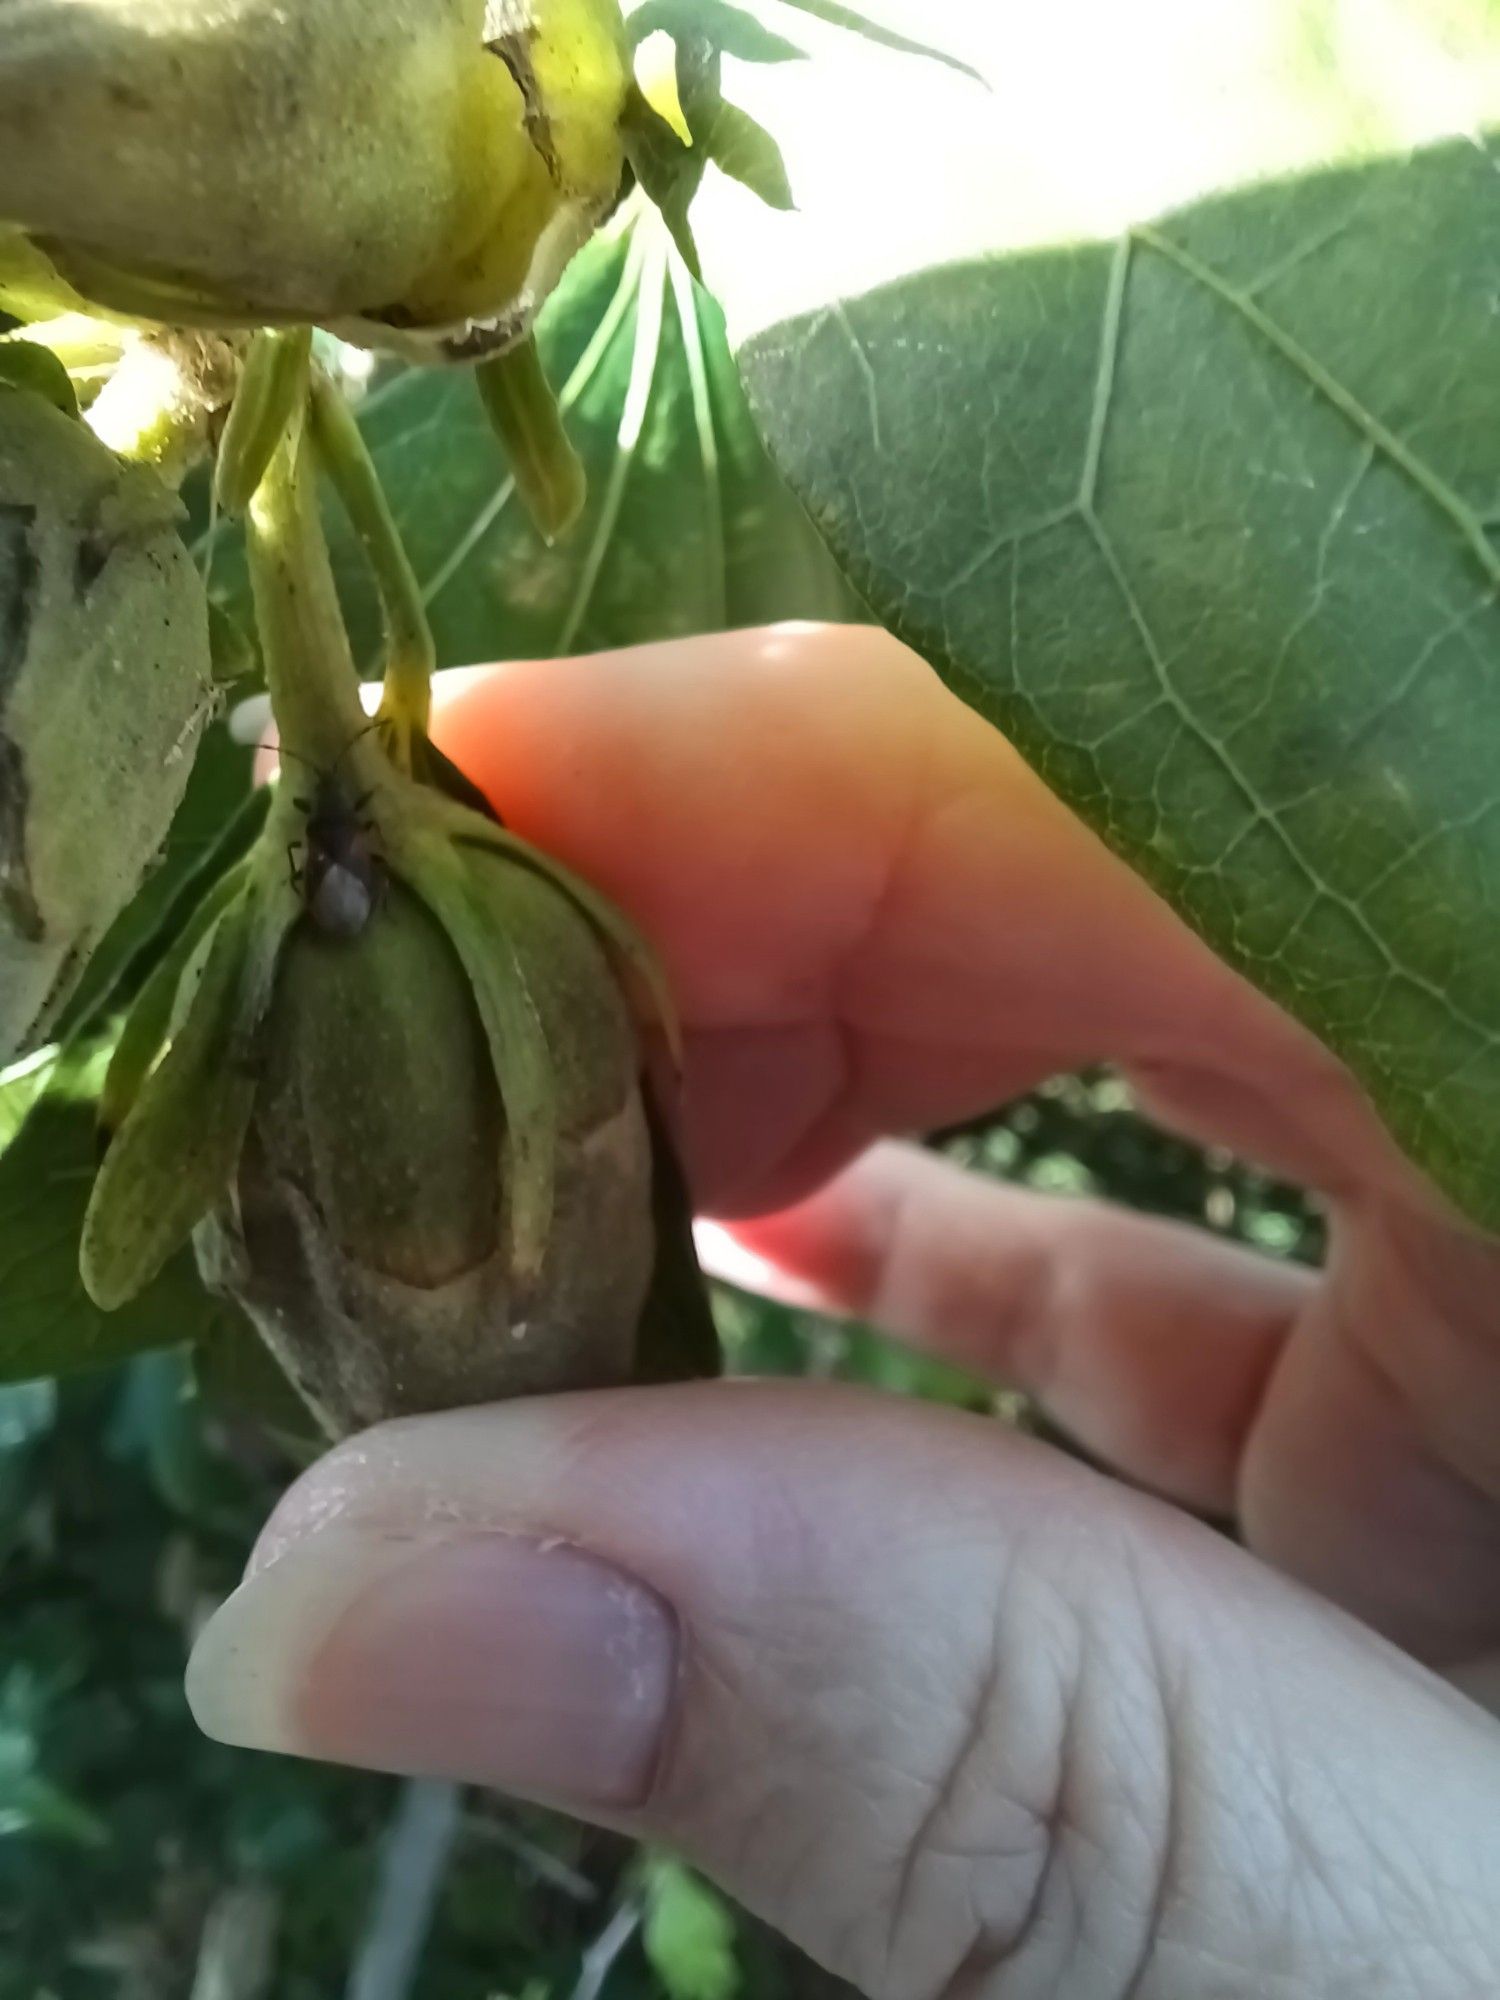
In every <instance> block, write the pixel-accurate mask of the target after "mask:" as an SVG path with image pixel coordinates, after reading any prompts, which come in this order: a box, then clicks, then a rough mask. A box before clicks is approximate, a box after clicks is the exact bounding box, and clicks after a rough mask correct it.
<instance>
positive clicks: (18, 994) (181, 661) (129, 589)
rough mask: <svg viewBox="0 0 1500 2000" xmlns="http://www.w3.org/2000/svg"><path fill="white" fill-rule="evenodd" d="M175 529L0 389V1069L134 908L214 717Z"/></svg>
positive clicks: (71, 424)
mask: <svg viewBox="0 0 1500 2000" xmlns="http://www.w3.org/2000/svg"><path fill="white" fill-rule="evenodd" d="M181 515H182V510H181V507H180V505H179V502H178V500H177V497H176V495H175V494H173V493H172V492H170V491H169V489H168V488H167V487H166V486H165V485H164V484H163V482H162V481H161V480H160V479H159V478H158V477H157V476H156V475H155V474H154V473H152V472H150V471H148V470H147V469H146V468H144V467H141V466H134V465H126V464H122V463H121V462H120V461H119V460H118V459H116V458H115V457H114V455H113V454H112V453H111V452H109V451H108V450H106V448H105V447H104V446H103V445H102V444H101V443H100V442H99V441H98V439H97V438H95V437H94V436H93V435H92V433H91V432H90V431H89V430H87V429H86V428H85V427H84V425H83V424H81V423H80V422H78V421H77V420H76V419H75V418H72V417H70V416H68V415H67V414H65V413H64V412H63V411H62V410H60V409H59V408H57V407H56V405H55V404H54V403H52V402H49V401H45V400H44V399H43V398H42V397H40V396H37V395H33V394H31V393H29V392H28V391H26V390H23V389H17V388H10V387H4V386H0V1060H4V1059H8V1058H9V1057H10V1056H11V1055H13V1054H14V1053H15V1051H16V1049H17V1048H19V1047H20V1046H21V1045H22V1044H23V1043H24V1042H26V1041H27V1040H28V1039H34V1038H35V1037H36V1036H37V1035H39V1034H41V1033H42V1032H44V1031H45V1029H46V1027H47V1024H48V1022H49V1021H50V1019H51V1018H52V1016H53V1015H54V1013H55V1012H56V1010H57V1008H58V1007H59V1006H60V1004H61V1002H62V1001H63V999H64V998H65V997H66V995H67V992H68V990H69V988H70V987H71V985H72V983H73V981H74V979H75V978H76V976H77V974H78V973H79V972H80V971H81V970H82V968H83V966H84V964H85V963H86V962H87V959H88V956H89V954H90V952H91V951H92V950H93V948H94V946H95V945H96V944H97V943H98V941H99V939H100V937H101V936H102V935H103V933H104V931H105V930H106V929H107V928H108V926H109V925H110V924H111V923H112V922H113V921H114V919H115V917H116V916H118V915H119V913H120V911H121V910H122V909H123V908H124V907H125V905H126V903H128V902H129V901H130V898H131V897H132V896H133V895H134V893H135V891H136V888H137V887H138V885H139V883H140V880H141V878H142V876H143V875H144V874H145V873H146V870H147V869H148V868H149V866H150V865H151V863H152V861H153V860H154V858H155V856H156V853H157V851H158V849H159V848H160V846H161V843H162V841H163V839H164V838H165V837H166V833H167V829H168V826H169V825H170V823H171V820H172V816H173V814H174V812H175V811H176V809H177V805H178V802H179V800H180V799H181V797H182V793H183V790H184V787H185V786H186V784H187V780H188V774H189V772H190V770H191V768H192V761H193V750H194V747H195V745H196V742H197V738H198V735H199V733H200V731H201V729H202V728H203V725H204V723H205V721H206V720H207V718H208V716H209V715H210V713H211V712H212V707H213V699H214V694H213V678H212V672H211V666H210V658H209V642H208V607H207V602H206V599H205V596H204V592H203V588H202V585H201V583H200V581H199V578H198V575H197V572H196V570H195V569H194V567H193V563H192V560H191V558H190V556H189V554H188V552H187V549H186V548H185V547H184V545H183V543H182V541H181V538H180V536H179V534H178V524H179V522H180V520H181Z"/></svg>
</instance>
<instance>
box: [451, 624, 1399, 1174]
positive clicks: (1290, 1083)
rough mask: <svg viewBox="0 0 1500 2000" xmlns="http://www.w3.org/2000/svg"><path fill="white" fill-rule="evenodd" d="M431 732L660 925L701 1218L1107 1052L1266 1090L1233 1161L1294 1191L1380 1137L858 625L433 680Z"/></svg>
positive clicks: (1305, 1041) (1187, 939)
mask: <svg viewBox="0 0 1500 2000" xmlns="http://www.w3.org/2000/svg"><path fill="white" fill-rule="evenodd" d="M436 729H437V734H438V736H439V738H440V740H441V741H442V743H443V746H444V748H445V749H446V750H447V751H448V753H449V754H450V755H451V756H452V757H453V758H454V759H455V761H457V762H458V763H459V764H460V765H461V766H462V767H463V769H464V770H465V771H466V772H467V773H468V775H469V776H470V777H471V778H472V779H473V780H474V781H475V782H476V783H477V784H478V785H479V786H480V787H481V788H482V789H483V790H484V791H485V793H486V794H487V795H488V796H489V797H490V798H491V799H492V800H493V801H494V802H495V804H496V806H497V807H498V808H499V810H500V811H501V812H502V813H503V814H504V816H505V818H506V820H507V821H508V823H509V824H510V825H512V826H513V827H514V828H515V830H516V831H517V832H518V833H520V834H522V835H523V836H525V837H526V838H528V839H531V840H533V841H535V842H536V843H537V844H538V845H540V846H541V847H543V848H545V849H547V850H548V851H550V852H552V853H554V854H556V855H557V856H558V857H559V858H560V859H561V860H563V861H565V862H567V863H568V864H569V865H570V866H572V867H574V868H576V869H578V870H579V872H580V873H582V874H584V875H586V876H588V877H589V878H590V879H591V880H592V881H594V882H596V883H597V884H598V885H599V886H600V887H601V888H602V889H604V890H605V891H606V892H607V893H609V894H610V895H612V896H613V897H614V898H615V899H616V900H617V901H618V902H619V903H620V904H621V905H622V907H624V908H625V909H626V910H628V911H629V912H630V914H631V915H632V916H633V917H634V918H635V919H636V921H637V922H638V923H639V924H640V925H641V927H642V928H643V929H644V930H645V931H646V932H647V934H648V935H649V936H651V937H652V938H653V939H654V940H655V941H656V943H657V945H658V947H659V948H660V950H661V952H662V954H663V956H664V958H665V960H666V964H667V968H668V971H669V974H670V976H671V978H672V981H673V984H674V987H675V990H676V993H677V995H678V1000H679V1004H680V1007H681V1010H682V1013H683V1018H684V1023H685V1026H686V1028H687V1030H688V1036H689V1065H688V1078H687V1082H688V1098H687V1126H688V1148H689V1155H690V1159H691V1162H692V1164H693V1167H694V1170H695V1179H696V1181H697V1184H698V1187H699V1191H700V1194H701V1195H702V1196H703V1197H704V1199H705V1200H706V1202H707V1203H708V1204H709V1205H711V1206H713V1207H716V1208H717V1209H718V1210H719V1211H720V1212H747V1211H753V1210H756V1209H765V1208H768V1207H771V1206H775V1205H778V1204H779V1203H781V1202H784V1201H788V1200H791V1199H793V1198H795V1196H796V1195H798V1194H799V1193H801V1192H803V1191H804V1190H805V1189H806V1188H807V1187H808V1186H810V1185H813V1184H815V1182H816V1181H817V1180H819V1179H820V1178H822V1177H823V1176H824V1175H826V1174H827V1173H829V1172H831V1171H833V1169H834V1168H835V1167H836V1166H838V1165H839V1164H841V1163H842V1161H843V1160H844V1159H846V1158H848V1157H849V1156H850V1155H851V1154H853V1153H854V1152H856V1151H858V1150H860V1148H862V1146H863V1145H865V1144H866V1143H868V1141H869V1140H870V1139H871V1138H872V1137H874V1136H875V1135H877V1134H880V1133H885V1132H892V1131H908V1130H914V1129H922V1128H930V1127H933V1126H936V1125H940V1124H943V1123H947V1122H950V1121H953V1120H956V1119H959V1118H963V1117H967V1116H971V1115H974V1114H975V1113H977V1112H979V1111H982V1110H984V1109H986V1108H988V1107H989V1106H991V1105H993V1104H994V1103H996V1102H997V1101H999V1100H1000V1099H1002V1098H1004V1097H1007V1096H1010V1095H1013V1094H1015V1093H1016V1092H1018V1091H1020V1090H1024V1089H1026V1088H1028V1087H1029V1086H1030V1085H1031V1084H1032V1083H1034V1082H1035V1081H1036V1080H1038V1079H1039V1078H1041V1077H1042V1076H1045V1075H1046V1074H1048V1073H1049V1072H1051V1071H1054V1070H1057V1069H1061V1068H1068V1067H1073V1066H1076V1065H1078V1064H1080V1063H1082V1062H1085V1061H1089V1060H1095V1059H1098V1058H1100V1057H1104V1056H1108V1057H1111V1058H1113V1059H1116V1060H1123V1061H1127V1062H1138V1063H1141V1064H1143V1065H1145V1066H1147V1067H1148V1068H1153V1069H1156V1070H1159V1071H1160V1072H1161V1073H1162V1074H1163V1075H1167V1074H1169V1073H1170V1074H1171V1075H1175V1076H1181V1075H1183V1074H1187V1075H1196V1074H1201V1075H1202V1076H1203V1077H1205V1078H1212V1079H1227V1080H1228V1083H1229V1085H1230V1093H1229V1094H1230V1097H1231V1098H1232V1097H1233V1096H1234V1093H1235V1091H1236V1090H1238V1091H1239V1092H1240V1094H1241V1095H1242V1096H1243V1095H1244V1093H1245V1092H1246V1091H1248V1092H1249V1093H1250V1095H1251V1096H1252V1097H1258V1093H1259V1090H1260V1088H1261V1085H1262V1083H1263V1080H1264V1079H1265V1078H1266V1077H1267V1076H1270V1077H1273V1078H1274V1079H1275V1080H1276V1084H1277V1095H1278V1097H1280V1098H1281V1099H1282V1101H1283V1102H1287V1103H1291V1104H1294V1105H1297V1106H1298V1107H1299V1110H1300V1112H1301V1114H1302V1116H1301V1121H1300V1122H1301V1125H1302V1126H1303V1127H1304V1128H1305V1129H1303V1130H1301V1131H1300V1132H1298V1131H1293V1130H1285V1131H1284V1130H1283V1129H1282V1122H1281V1121H1278V1120H1273V1123H1272V1128H1270V1129H1268V1130H1266V1131H1264V1132H1262V1133H1260V1134H1258V1137H1259V1139H1260V1141H1261V1145H1260V1147H1259V1150H1262V1151H1264V1150H1266V1147H1267V1145H1269V1146H1270V1147H1271V1149H1272V1150H1276V1149H1278V1148H1279V1149H1280V1151H1281V1155H1282V1157H1281V1158H1279V1159H1278V1161H1277V1164H1279V1165H1282V1166H1285V1167H1286V1168H1287V1169H1288V1170H1290V1171H1294V1172H1297V1173H1300V1174H1302V1175H1303V1176H1304V1177H1306V1178H1315V1179H1317V1178H1322V1179H1327V1178H1333V1177H1336V1176H1337V1174H1338V1172H1339V1170H1340V1162H1341V1161H1345V1160H1347V1159H1348V1158H1349V1157H1350V1156H1351V1153H1352V1154H1353V1155H1354V1156H1355V1157H1364V1158H1369V1157H1371V1156H1372V1155H1374V1156H1377V1157H1380V1156H1383V1155H1384V1153H1385V1152H1386V1150H1387V1149H1385V1148H1384V1147H1383V1144H1382V1142H1381V1141H1380V1139H1379V1136H1378V1127H1376V1125H1375V1123H1374V1120H1373V1118H1372V1116H1371V1114H1370V1113H1369V1111H1368V1109H1367V1108H1366V1106H1365V1105H1364V1103H1363V1101H1362V1100H1361V1099H1360V1098H1359V1096H1358V1093H1357V1092H1356V1091H1355V1090H1354V1088H1353V1086H1352V1085H1351V1084H1350V1083H1349V1082H1348V1080H1347V1078H1346V1077H1345V1075H1344V1073H1343V1071H1342V1070H1341V1069H1339V1067H1338V1066H1337V1065H1336V1064H1335V1063H1334V1062H1333V1061H1332V1059H1331V1058H1330V1057H1329V1056H1328V1055H1327V1053H1326V1051H1324V1050H1323V1049H1322V1048H1321V1047H1320V1046H1319V1045H1318V1044H1317V1043H1316V1042H1315V1041H1314V1040H1313V1038H1312V1037H1311V1036H1309V1035H1307V1034H1306V1033H1305V1032H1304V1031H1303V1030H1301V1029H1300V1028H1298V1027H1296V1026H1295V1025H1294V1024H1293V1023H1292V1022H1291V1021H1290V1020H1289V1019H1288V1018H1287V1017H1286V1016H1285V1015H1283V1014H1282V1013H1280V1012H1279V1010H1277V1009H1276V1008H1275V1007H1274V1006H1272V1005H1271V1004H1270V1003H1269V1002H1268V1001H1266V1000H1265V999H1264V998H1262V996H1260V995H1259V994H1258V993H1256V992H1255V991H1254V990H1253V989H1252V988H1250V987H1249V986H1248V985H1246V984H1245V983H1244V982H1243V981H1241V980H1240V979H1239V978H1238V977H1237V976H1236V975H1235V974H1233V973H1232V972H1230V971H1229V969H1228V968H1227V967H1226V966H1224V965H1223V964H1222V963H1220V962H1219V961H1218V960H1217V959H1216V958H1215V957H1214V956H1213V955H1212V954H1211V953H1210V952H1209V951H1208V950H1207V949H1206V947H1204V946H1203V945H1202V944H1201V943H1200V942H1199V941H1198V939H1197V938H1195V937H1194V936H1193V935H1192V934H1191V933H1190V932H1189V931H1188V930H1187V929H1186V928H1185V927H1184V926H1183V925H1182V924H1181V923H1180V922H1179V921H1178V920H1177V918H1176V917H1174V916H1173V915H1172V913H1171V912H1170V911H1169V910H1168V908H1167V907H1166V905H1165V904H1164V903H1162V902H1161V901H1160V899H1159V898H1158V897H1157V896H1156V895H1155V894H1154V893H1153V892H1152V891H1151V890H1150V889H1149V888H1148V887H1147V886H1146V885H1145V883H1144V882H1143V881H1142V880H1141V879H1140V878H1139V877H1137V876H1136V875H1135V874H1133V873H1132V872H1131V871H1130V870H1129V869H1128V868H1126V867H1125V866H1124V864H1123V863H1122V862H1120V861H1119V860H1118V859H1117V858H1116V857H1115V856H1113V855H1112V854H1110V853H1109V852H1108V850H1107V849H1106V848H1105V847H1104V846H1103V845H1102V843H1101V842H1099V841H1098V840H1097V839H1096V838H1095V836H1094V835H1093V834H1092V833H1091V832H1089V831H1088V829H1087V828H1085V827H1084V826H1083V825H1082V823H1081V822H1080V821H1078V820H1077V819H1076V818H1075V817H1074V816H1073V815H1072V814H1071V813H1070V812H1069V811H1068V810H1067V809H1066V808H1065V807H1064V806H1062V805H1061V804H1060V803H1059V801H1058V800H1057V799H1056V798H1055V797H1054V796H1053V795H1052V794H1051V793H1050V792H1049V791H1047V789H1046V788H1045V787H1044V786H1043V785H1042V784H1041V782H1040V781H1039V780H1038V778H1037V777H1036V776H1035V775H1034V774H1033V773H1032V772H1031V770H1030V769H1029V768H1028V767H1027V766H1026V765H1025V764H1024V763H1023V762H1022V760H1021V759H1020V757H1019V756H1018V755H1017V754H1016V752H1015V751H1014V750H1013V749H1012V748H1011V746H1010V745H1009V744H1008V743H1007V742H1006V740H1005V739H1004V737H1002V736H1001V735H1000V734H999V733H998V731H996V730H995V729H993V728H991V727H990V726H989V725H988V724H987V723H986V722H984V721H983V720H982V719H981V718H980V717H979V716H977V715H976V714H975V713H974V712H973V711H971V710H970V709H968V708H966V707H965V706H964V705H963V704H962V703H960V702H959V701H957V700H956V699H955V698H954V697H953V696H952V695H950V694H949V693H948V692H947V691H946V690H945V689H944V688H943V686H942V684H941V683H940V682H939V680H938V679H937V677H936V676H935V675H934V674H933V673H932V672H931V670H930V669H929V668H928V667H927V666H926V665H925V664H924V663H923V662H922V661H920V660H919V659H917V657H916V656H915V655H914V654H912V653H911V652H909V651H908V650H907V649H906V648H905V647H903V646H902V645H900V644H899V643H898V642H897V641H896V640H895V639H893V638H891V637H890V636H889V635H888V634H886V633H884V632H882V631H879V630H875V629H871V628H865V627H835V626H782V627H774V628H768V629H762V630H758V631H750V632H739V633H732V634H727V635H723V636H720V637H716V638H712V639H694V640H684V641H677V642H672V643H665V644H660V645H652V646H644V647H639V648H635V649H632V650H631V651H629V652H624V653H617V654H603V655H595V656H592V657H589V658H584V659H574V660H562V661H547V662H540V663H523V664H513V665H509V666H504V667H497V668H494V669H487V670H483V671H480V672H477V673H469V674H465V675H462V676H458V677H455V678H454V679H452V680H450V681H449V682H448V683H447V684H446V685H445V687H444V689H443V692H442V698H441V701H440V706H439V714H438V720H437V724H436ZM1188 1095H1189V1097H1191V1095H1192V1092H1191V1091H1189V1093H1188ZM1215 1136H1217V1137H1220V1138H1222V1139H1225V1140H1226V1141H1229V1142H1231V1143H1232V1142H1233V1140H1234V1138H1235V1136H1236V1135H1235V1134H1234V1133H1233V1132H1218V1133H1216V1135H1215Z"/></svg>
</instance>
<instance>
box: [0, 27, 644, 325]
mask: <svg viewBox="0 0 1500 2000" xmlns="http://www.w3.org/2000/svg"><path fill="white" fill-rule="evenodd" d="M0 16H3V25H0V131H3V132H4V133H5V135H6V155H5V165H4V169H3V172H0V222H9V223H10V224H12V225H15V226H16V227H17V228H18V229H19V230H22V231H25V232H26V233H27V235H28V237H29V239H30V243H31V247H32V249H33V251H34V252H37V251H39V252H41V253H43V256H44V260H45V261H44V272H45V271H50V272H52V273H53V274H60V275H61V277H62V279H63V280H65V281H66V282H67V283H68V284H70V285H71V286H73V287H75V288H76V290H77V292H78V293H81V294H82V295H83V296H85V297H87V298H89V299H90V300H92V301H94V302H95V303H97V304H98V305H100V306H102V307H104V308H106V309H112V310H116V311H119V312H122V313H126V314H130V315H132V316H139V317H144V318H154V319H159V320H163V321H166V322H168V323H171V324H204V323H207V324H214V325H228V326H247V325H260V324H263V323H272V322H276V321H310V322H313V323H316V324H322V325H329V326H333V327H335V328H337V329H338V330H340V331H343V332H345V333H347V334H348V335H349V336H350V337H351V338H355V339H360V338H363V339H367V340H373V341H376V342H383V341H393V342H396V343H410V344H415V345H418V346H421V347H426V348H427V349H428V351H440V350H441V344H442V343H443V342H444V341H453V342H455V343H458V344H459V345H460V346H463V347H465V348H467V347H470V346H473V347H482V346H483V345H484V343H485V340H486V338H487V330H492V331H493V333H494V335H495V338H496V339H497V340H498V341H499V342H500V343H501V344H503V343H504V342H505V341H507V340H509V339H511V338H514V337H517V336H518V335H520V334H523V333H524V332H525V330H526V327H527V326H528V325H529V324H530V321H531V318H532V317H533V316H534V314H535V312H536V309H537V307H538V306H539V305H540V303H541V301H542V300H543V299H544V298H545V297H546V295H547V293H548V292H549V291H550V290H551V288H552V286H553V284H554V283H555V282H556V280H557V277H558V276H559V275H560V273H561V270H562V268H563V266H564V265H565V264H566V262H567V261H568V259H569V258H570V257H571V256H572V254H573V252H574V251H575V250H577V249H578V248H579V247H580V245H581V244H582V243H583V242H584V241H586V240H587V238H588V236H589V234H590V233H591V231H592V230H593V228H594V226H595V224H596V223H597V222H598V220H599V218H600V216H601V215H602V214H603V213H604V212H605V211H606V209H607V208H608V207H609V205H610V204H611V203H612V201H613V200H614V199H615V197H616V195H617V193H618V191H619V186H620V180H621V175H622V172H623V167H624V155H623V151H622V145H621V138H620V133H619V121H620V117H621V113H622V109H623V106H624V102H625V96H626V91H627V88H628V85H629V61H628V55H627V52H626V49H625V41H624V30H623V24H622V21H621V16H620V10H619V7H618V5H617V4H616V0H488V3H487V0H294V4H292V5H288V4H287V0H90V4H89V5H88V6H86V7H83V6H79V5H77V4H75V0H4V5H3V7H0ZM0 250H3V242H0ZM10 261H11V262H16V254H15V253H13V254H12V257H11V259H10ZM6 269H7V264H6V260H5V259H4V257H3V256H0V281H3V280H4V278H5V274H6ZM22 276H27V274H26V273H22ZM17 282H20V279H17ZM27 282H29V283H30V285H31V287H32V289H33V291H34V290H35V289H36V286H37V284H38V282H39V281H38V278H37V276H36V273H35V272H34V271H33V272H31V273H30V274H29V276H27Z"/></svg>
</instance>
